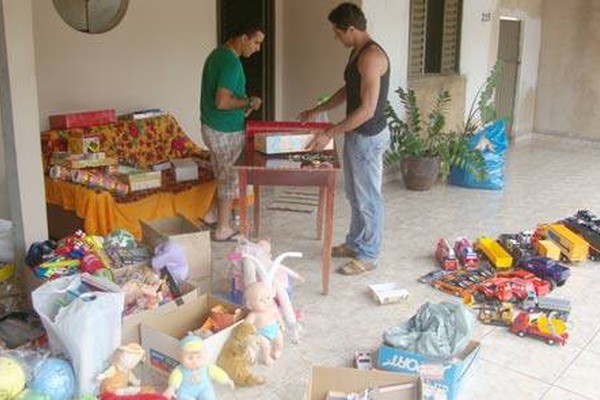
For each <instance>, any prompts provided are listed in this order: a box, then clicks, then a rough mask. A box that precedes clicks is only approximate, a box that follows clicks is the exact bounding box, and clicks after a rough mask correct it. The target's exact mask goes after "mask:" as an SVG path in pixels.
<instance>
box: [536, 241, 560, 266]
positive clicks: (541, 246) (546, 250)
mask: <svg viewBox="0 0 600 400" xmlns="http://www.w3.org/2000/svg"><path fill="white" fill-rule="evenodd" d="M536 247H537V252H538V254H539V255H540V256H542V257H548V258H549V259H551V260H554V261H558V260H560V247H558V246H557V245H555V244H554V242H553V241H552V240H549V239H542V240H539V241H538V242H537V246H536Z"/></svg>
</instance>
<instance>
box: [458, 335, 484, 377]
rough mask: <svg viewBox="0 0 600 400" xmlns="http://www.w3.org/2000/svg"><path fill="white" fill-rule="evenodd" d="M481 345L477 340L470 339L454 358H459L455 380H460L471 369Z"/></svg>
mask: <svg viewBox="0 0 600 400" xmlns="http://www.w3.org/2000/svg"><path fill="white" fill-rule="evenodd" d="M480 351H481V345H480V343H479V342H477V341H474V340H472V341H470V342H469V344H468V345H467V347H465V349H464V350H463V351H461V352H460V353H459V354H458V355H457V356H456V358H457V359H459V360H461V363H460V365H459V368H458V370H457V371H456V380H457V382H460V381H462V380H463V379H465V378H466V377H467V372H469V371H470V370H471V366H472V364H473V363H474V362H475V361H476V360H477V359H478V357H477V356H478V355H479V352H480Z"/></svg>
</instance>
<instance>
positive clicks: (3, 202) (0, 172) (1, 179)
mask: <svg viewBox="0 0 600 400" xmlns="http://www.w3.org/2000/svg"><path fill="white" fill-rule="evenodd" d="M0 218H1V219H10V208H9V205H8V187H7V185H6V158H5V157H4V133H3V132H2V115H0Z"/></svg>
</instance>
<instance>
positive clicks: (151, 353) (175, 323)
mask: <svg viewBox="0 0 600 400" xmlns="http://www.w3.org/2000/svg"><path fill="white" fill-rule="evenodd" d="M218 304H222V305H223V306H225V308H226V309H227V310H228V311H234V310H235V309H237V308H239V306H237V305H234V304H231V303H227V302H225V301H223V300H219V299H217V298H216V297H214V296H212V295H209V294H205V295H202V296H200V297H197V298H196V299H194V300H192V301H189V302H187V301H186V302H185V303H184V304H183V305H180V306H178V307H175V308H172V309H171V310H170V311H168V312H163V313H154V314H153V315H152V316H151V317H150V318H148V319H146V320H145V321H144V322H143V323H142V325H141V329H140V332H141V337H142V347H143V348H144V350H146V353H147V354H148V362H149V363H150V364H151V365H152V366H154V367H156V368H158V369H159V370H161V371H163V372H166V373H169V372H170V371H171V370H172V369H173V368H174V367H176V366H177V364H178V361H177V359H178V357H179V341H180V340H181V339H183V337H185V335H187V333H188V332H191V331H193V330H196V329H198V328H200V326H201V325H202V323H203V322H204V320H205V319H206V317H208V315H209V312H210V309H211V308H212V307H214V306H216V305H218ZM244 317H245V313H244ZM242 322H243V320H240V321H239V322H237V323H235V324H234V325H232V326H230V327H229V328H227V329H224V330H222V331H220V332H218V333H216V334H214V335H212V336H210V337H209V338H207V339H205V340H204V346H205V347H206V349H208V359H209V362H211V363H215V362H216V361H217V358H218V357H219V353H220V352H221V349H222V348H223V345H224V344H225V342H226V341H227V339H229V336H231V332H232V331H233V329H234V328H235V327H236V326H237V325H239V324H241V323H242Z"/></svg>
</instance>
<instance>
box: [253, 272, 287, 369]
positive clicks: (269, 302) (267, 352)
mask: <svg viewBox="0 0 600 400" xmlns="http://www.w3.org/2000/svg"><path fill="white" fill-rule="evenodd" d="M244 296H245V297H246V307H247V308H248V309H249V310H250V312H249V313H248V316H247V317H246V322H247V323H249V324H252V325H254V326H255V327H256V332H257V334H258V339H259V345H260V349H261V354H262V359H263V361H264V363H265V364H267V365H271V364H273V362H274V361H275V360H276V359H278V358H279V357H280V356H281V353H282V351H283V334H282V331H283V329H285V326H284V323H283V319H282V318H281V314H280V313H279V309H278V308H277V305H276V304H275V301H274V300H273V297H272V294H271V288H270V287H269V286H268V285H267V284H266V283H265V282H254V283H252V284H250V285H248V286H247V287H246V291H245V292H244Z"/></svg>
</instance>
